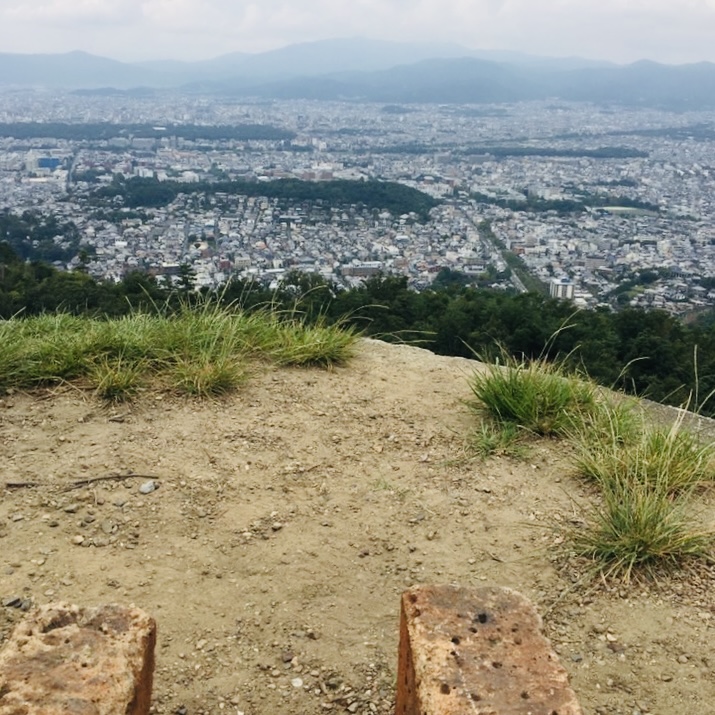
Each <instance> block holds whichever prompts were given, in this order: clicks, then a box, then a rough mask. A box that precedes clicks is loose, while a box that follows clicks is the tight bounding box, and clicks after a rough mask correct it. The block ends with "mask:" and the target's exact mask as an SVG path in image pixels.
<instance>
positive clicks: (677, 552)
mask: <svg viewBox="0 0 715 715" xmlns="http://www.w3.org/2000/svg"><path fill="white" fill-rule="evenodd" d="M693 508H694V506H693V500H692V499H691V498H690V494H681V495H679V497H678V498H675V499H674V498H673V497H672V496H671V494H670V493H669V489H668V485H667V484H661V483H660V482H657V481H656V482H654V481H645V482H644V481H640V480H633V479H631V478H629V477H625V478H620V479H617V480H615V481H612V482H610V483H609V484H608V485H607V486H605V487H604V488H603V503H602V505H601V506H600V507H599V508H597V509H596V511H595V513H594V514H593V515H591V517H590V518H589V519H588V520H587V526H586V528H585V529H584V530H582V531H577V532H575V533H574V534H573V543H574V546H575V548H576V552H577V553H578V554H579V555H582V556H586V557H588V558H590V559H593V560H595V561H596V562H597V564H598V568H599V571H600V572H601V573H602V574H603V575H604V576H606V577H615V578H621V579H623V580H624V581H630V579H631V578H632V576H633V575H634V573H641V572H642V573H646V574H648V575H651V576H655V575H657V574H658V573H659V572H662V571H667V570H669V569H678V568H681V567H682V566H683V565H685V564H686V563H687V562H689V561H691V560H693V559H703V558H708V557H709V555H710V554H711V549H712V546H713V537H714V536H715V534H714V533H713V532H712V531H707V530H703V529H699V528H697V527H696V526H694V523H693Z"/></svg>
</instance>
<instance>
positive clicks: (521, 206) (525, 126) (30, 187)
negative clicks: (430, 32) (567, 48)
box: [0, 90, 715, 315]
mask: <svg viewBox="0 0 715 715" xmlns="http://www.w3.org/2000/svg"><path fill="white" fill-rule="evenodd" d="M714 119H715V117H713V115H712V113H710V112H702V111H701V112H695V111H693V112H678V113H675V112H667V111H658V110H654V109H645V108H643V109H634V108H622V107H611V106H594V105H591V104H575V103H573V104H572V103H565V102H563V101H556V100H555V101H553V102H524V103H518V104H508V105H507V104H503V105H479V106H477V105H389V104H364V103H359V104H358V103H352V102H349V101H345V102H340V103H337V102H311V101H304V100H300V101H299V100H294V101H257V100H256V101H246V100H235V99H224V100H222V99H221V98H216V97H212V98H211V99H207V98H202V97H200V96H186V95H183V96H180V95H177V94H171V93H166V94H153V95H151V96H146V97H144V96H142V95H141V93H120V92H104V93H103V92H101V91H100V92H75V93H59V92H52V91H32V90H22V91H9V90H8V91H5V92H4V93H3V95H2V109H1V110H0V208H4V212H3V226H2V229H3V233H4V235H3V236H2V238H4V239H5V240H8V239H12V238H13V237H14V241H13V240H11V241H10V243H11V246H12V247H13V249H14V250H15V251H16V252H18V253H19V254H20V255H21V256H22V257H23V258H29V259H34V258H39V259H43V260H48V261H50V262H52V263H54V264H55V266H56V267H58V268H60V269H63V270H64V269H67V270H76V269H81V270H83V271H85V272H89V274H90V275H92V276H94V277H96V278H102V279H111V280H120V279H122V278H123V277H124V276H126V275H127V274H129V273H131V272H132V271H136V270H141V271H144V272H147V273H149V274H151V275H154V276H157V277H158V279H159V280H163V281H166V282H171V281H176V280H178V279H179V278H180V276H181V272H182V270H184V271H186V269H187V267H190V269H191V275H192V280H194V281H195V284H196V286H197V287H202V286H206V287H217V286H219V285H222V284H225V283H226V282H227V281H228V280H229V279H231V278H232V277H234V276H235V277H242V278H247V277H251V278H255V279H258V280H261V281H263V282H265V284H266V285H276V284H278V283H279V282H280V279H281V277H282V276H283V275H284V274H285V273H286V272H287V271H295V270H299V271H301V272H304V273H315V274H319V275H320V276H321V277H323V278H325V279H327V280H329V281H331V282H335V283H336V284H337V285H342V286H346V287H351V286H354V285H356V284H359V283H360V282H361V281H362V280H364V279H365V278H366V277H369V276H372V275H375V274H399V275H403V276H406V277H407V279H408V283H409V285H410V286H411V287H413V288H416V289H418V290H419V289H424V288H426V287H429V286H430V285H431V284H432V282H433V280H434V279H435V277H436V276H438V275H440V273H442V275H444V270H445V269H450V271H454V272H457V273H458V274H459V276H460V278H461V279H462V280H464V281H466V282H473V283H474V284H475V285H478V286H481V287H486V286H491V287H499V288H507V289H515V290H518V291H524V290H526V289H527V288H533V287H539V288H542V289H543V290H545V291H548V290H550V292H551V295H553V296H555V297H562V298H567V299H570V300H572V301H573V302H574V303H575V304H576V305H578V306H589V307H594V306H598V305H610V306H612V307H616V308H617V307H623V306H628V305H630V306H638V307H656V308H662V309H665V310H667V311H669V312H671V313H673V314H678V315H690V314H694V313H697V312H698V311H700V310H702V309H704V308H708V307H711V306H713V305H714V304H715V222H714V221H713V218H714V217H715V193H714V192H713V191H712V182H713V177H714V176H715V125H714V124H713V120H714ZM308 185H310V186H313V187H314V190H312V191H311V190H310V186H308ZM306 186H308V190H306ZM331 186H332V187H333V189H338V188H339V189H340V191H335V190H333V192H332V193H331V190H330V189H329V188H326V187H331ZM279 188H280V190H278V189H279ZM405 188H407V189H410V190H411V191H409V192H406V191H402V190H403V189H405ZM33 228H34V229H38V228H39V229H43V231H44V232H43V231H40V232H39V233H36V234H35V233H32V231H31V230H30V229H33ZM23 233H24V236H23V235H22V234H23ZM23 239H24V241H25V242H24V243H23Z"/></svg>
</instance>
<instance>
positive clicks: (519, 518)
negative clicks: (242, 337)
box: [0, 341, 715, 715]
mask: <svg viewBox="0 0 715 715" xmlns="http://www.w3.org/2000/svg"><path fill="white" fill-rule="evenodd" d="M475 368H478V365H477V364H476V363H470V362H469V361H467V360H462V359H458V358H441V357H436V356H434V355H432V354H430V353H428V352H426V351H423V350H419V349H417V348H414V347H396V346H389V345H386V344H383V343H379V342H376V341H364V342H362V343H361V344H360V348H359V352H358V355H357V357H356V358H355V359H354V360H353V361H352V362H351V364H350V365H349V366H347V367H344V368H338V369H335V370H332V371H321V370H317V369H316V370H313V369H311V370H295V369H293V370H291V369H278V368H261V370H259V371H257V372H256V374H255V375H254V376H253V377H252V379H251V381H250V382H249V384H248V385H247V386H246V387H245V388H243V389H242V391H241V392H240V394H238V395H236V396H234V397H231V398H230V399H226V400H222V401H221V402H214V403H201V402H195V401H190V400H183V399H181V400H180V399H175V398H172V397H170V396H161V395H156V394H150V393H147V394H145V395H143V396H142V397H141V398H140V399H139V400H138V401H137V402H136V403H135V404H133V405H132V406H129V407H127V406H121V407H112V408H108V407H104V406H102V405H101V404H100V403H99V402H97V400H96V399H95V398H94V397H93V396H92V395H91V394H83V393H81V392H78V391H76V390H73V389H71V388H68V389H64V390H61V391H55V392H52V393H41V394H34V395H25V394H20V393H16V394H12V395H9V396H5V397H4V398H3V399H2V400H1V401H0V464H2V480H1V481H2V484H0V487H2V486H4V487H5V489H4V491H3V492H2V502H1V503H0V550H1V551H0V577H1V578H0V584H1V587H0V597H2V599H3V600H5V601H6V602H8V601H9V600H10V599H12V598H15V597H17V598H19V599H25V605H26V606H29V605H30V602H31V603H33V604H38V603H45V602H49V601H56V600H64V601H69V602H73V603H77V604H80V605H96V604H99V603H103V602H120V603H127V604H128V603H133V604H136V605H137V606H140V607H142V608H144V609H145V610H147V611H148V612H149V613H151V614H152V615H153V616H155V617H156V619H157V621H158V624H159V644H158V658H157V670H156V676H155V704H154V711H155V712H157V713H179V714H181V713H186V714H188V715H198V714H199V713H220V712H225V713H237V712H241V713H245V715H254V714H255V715H259V714H264V713H265V714H266V715H269V714H270V715H276V714H277V713H285V712H292V713H305V714H307V715H310V714H317V713H327V712H333V713H342V712H348V713H389V712H390V711H391V709H392V706H393V698H394V692H393V684H394V679H395V670H396V665H397V662H396V653H397V626H398V608H399V594H400V593H401V592H402V591H403V590H404V589H405V588H406V587H408V586H410V585H412V584H415V583H426V582H432V583H445V582H455V583H459V584H462V585H470V584H471V585H483V584H496V585H505V586H511V587H513V588H516V589H518V590H520V591H521V592H523V593H524V594H525V595H526V596H528V597H529V598H531V599H532V600H533V601H534V602H535V603H536V604H537V606H538V608H539V611H540V612H541V613H542V615H543V616H544V620H545V624H546V629H547V634H548V635H549V637H550V638H551V639H552V642H553V643H554V645H555V647H556V648H557V650H558V652H559V653H560V654H561V657H562V660H563V663H564V665H565V666H566V668H567V669H568V670H569V672H570V674H571V678H572V684H573V687H574V689H575V690H576V692H577V693H578V695H579V697H580V699H581V702H582V705H583V707H584V710H585V712H586V713H587V714H591V713H601V714H606V713H608V714H611V713H613V714H615V713H624V714H627V715H633V714H636V713H641V714H645V713H652V714H653V715H672V714H673V713H698V714H699V715H706V714H707V713H715V675H714V669H715V637H714V636H715V594H714V591H713V583H714V582H715V574H714V573H713V572H707V570H704V571H702V572H701V573H700V574H699V575H689V576H688V577H687V578H685V577H683V578H681V579H680V580H675V581H669V582H666V583H660V584H650V585H636V586H629V587H625V586H618V585H617V586H608V585H606V584H602V583H600V582H598V583H596V584H595V585H591V586H589V587H586V586H584V585H583V584H579V583H578V579H579V577H580V575H581V574H582V573H583V572H582V570H581V568H580V567H579V565H578V564H575V563H569V562H568V561H565V560H564V559H563V558H562V557H560V556H559V548H558V547H559V545H560V544H561V542H562V541H563V534H562V531H563V528H564V526H565V525H567V524H568V523H570V522H571V521H572V520H579V519H581V511H580V510H581V509H582V507H583V505H585V504H587V503H588V501H589V499H591V498H592V496H593V495H591V494H589V493H588V489H587V488H586V487H584V486H583V485H582V484H580V483H579V482H578V481H577V480H575V479H574V478H573V477H572V476H571V474H570V467H569V455H568V453H567V450H565V448H564V446H563V445H561V444H558V443H556V442H548V441H547V442H544V443H542V444H540V445H539V446H537V447H536V449H535V450H534V451H533V452H532V454H531V456H530V457H529V458H528V459H527V460H526V461H512V460H509V459H501V458H500V459H491V460H488V461H479V460H477V459H474V458H471V457H470V456H469V454H468V453H467V452H466V451H465V448H464V447H465V436H466V435H467V434H468V432H469V431H470V430H471V429H473V428H474V426H475V424H476V419H475V417H474V415H473V414H472V413H471V412H470V411H469V409H468V408H467V407H466V406H465V404H464V400H466V399H468V398H469V395H470V393H469V388H468V385H467V377H468V375H469V374H470V373H471V371H472V370H474V369H475ZM128 474H132V475H135V476H128V477H126V478H121V479H117V478H112V479H105V478H104V477H108V476H111V475H128ZM98 477H101V478H102V479H98V480H96V481H93V482H91V483H90V484H89V485H84V486H78V487H75V483H76V482H78V481H80V480H95V479H97V478H98ZM152 479H153V480H155V482H156V483H157V484H158V488H157V489H155V490H154V491H152V492H150V493H147V494H143V493H141V492H140V487H142V485H145V484H146V482H148V481H149V480H152ZM18 483H25V486H18ZM27 483H29V485H28V484H27ZM8 484H10V485H11V486H9V487H8V486H7V485H8ZM704 506H705V508H706V510H708V514H709V518H712V516H713V514H715V509H714V507H713V502H712V499H711V498H709V497H706V499H705V501H704ZM22 615H23V613H22V611H21V609H19V608H16V607H10V606H6V607H3V608H0V634H1V636H0V637H1V638H5V637H7V635H8V634H9V633H10V631H11V629H12V625H13V624H14V623H15V622H17V621H18V620H19V619H20V618H21V617H22Z"/></svg>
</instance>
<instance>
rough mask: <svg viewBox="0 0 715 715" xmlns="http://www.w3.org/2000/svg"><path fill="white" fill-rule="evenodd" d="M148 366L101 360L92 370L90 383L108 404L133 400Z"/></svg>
mask: <svg viewBox="0 0 715 715" xmlns="http://www.w3.org/2000/svg"><path fill="white" fill-rule="evenodd" d="M145 371H146V366H145V364H144V363H143V362H142V361H131V360H126V359H124V360H123V359H122V358H121V357H119V358H116V359H109V358H106V357H103V358H101V359H100V360H99V361H98V362H97V363H96V364H95V365H94V366H93V367H92V368H91V370H90V373H89V381H90V384H91V385H93V386H94V391H95V393H96V394H97V395H98V396H99V397H101V398H102V399H103V400H106V401H107V402H126V401H127V400H131V399H132V398H133V397H134V396H135V395H136V393H137V391H138V390H139V388H140V387H141V385H142V382H143V376H144V373H145Z"/></svg>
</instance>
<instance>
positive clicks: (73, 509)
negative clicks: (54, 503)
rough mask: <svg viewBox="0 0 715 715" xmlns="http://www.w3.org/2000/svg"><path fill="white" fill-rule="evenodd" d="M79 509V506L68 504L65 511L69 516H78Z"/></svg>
mask: <svg viewBox="0 0 715 715" xmlns="http://www.w3.org/2000/svg"><path fill="white" fill-rule="evenodd" d="M78 509H79V504H68V505H67V506H66V507H65V509H64V510H65V512H67V513H68V514H76V513H77V510H78Z"/></svg>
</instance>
